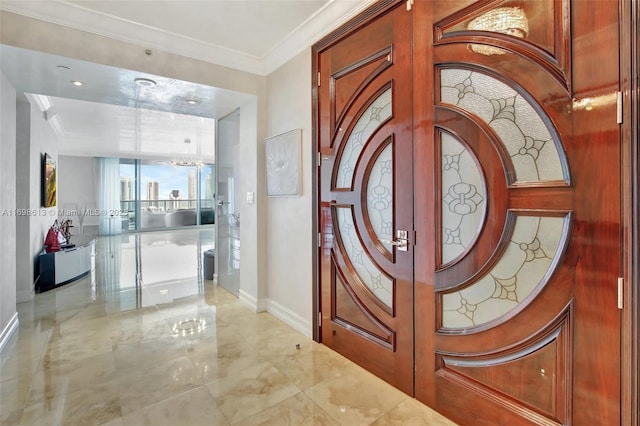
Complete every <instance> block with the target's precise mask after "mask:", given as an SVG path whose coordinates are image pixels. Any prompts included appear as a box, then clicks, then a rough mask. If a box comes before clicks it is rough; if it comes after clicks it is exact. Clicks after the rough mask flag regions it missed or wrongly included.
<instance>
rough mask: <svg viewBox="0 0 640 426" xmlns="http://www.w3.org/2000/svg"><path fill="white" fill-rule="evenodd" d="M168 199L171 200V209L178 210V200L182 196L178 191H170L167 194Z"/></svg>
mask: <svg viewBox="0 0 640 426" xmlns="http://www.w3.org/2000/svg"><path fill="white" fill-rule="evenodd" d="M169 199H170V200H172V202H171V208H172V209H179V208H180V207H181V206H180V201H179V200H182V195H181V194H180V190H179V189H172V190H171V191H170V192H169Z"/></svg>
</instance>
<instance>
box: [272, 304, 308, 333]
mask: <svg viewBox="0 0 640 426" xmlns="http://www.w3.org/2000/svg"><path fill="white" fill-rule="evenodd" d="M267 312H269V313H270V314H271V315H273V316H274V317H276V318H278V319H279V320H280V321H282V322H284V323H285V324H287V325H288V326H290V327H291V328H293V329H295V330H296V331H299V332H300V333H302V334H304V335H305V336H307V337H309V338H310V339H312V338H313V333H312V332H311V328H312V326H311V322H310V321H308V320H306V319H304V318H303V317H301V316H300V315H298V314H297V313H295V312H293V311H292V310H291V309H289V308H286V307H284V306H282V305H281V304H279V303H278V302H274V301H273V300H269V304H268V306H267Z"/></svg>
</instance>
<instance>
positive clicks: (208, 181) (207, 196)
mask: <svg viewBox="0 0 640 426" xmlns="http://www.w3.org/2000/svg"><path fill="white" fill-rule="evenodd" d="M214 189H215V186H214V182H213V173H207V176H206V177H205V179H204V194H202V199H204V200H213V192H214Z"/></svg>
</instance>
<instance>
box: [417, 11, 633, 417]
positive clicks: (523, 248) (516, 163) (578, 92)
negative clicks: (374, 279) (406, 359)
mask: <svg viewBox="0 0 640 426" xmlns="http://www.w3.org/2000/svg"><path fill="white" fill-rule="evenodd" d="M413 13H414V31H415V36H414V40H415V41H416V46H415V49H416V50H415V56H416V58H425V60H424V61H418V63H419V66H418V67H417V68H415V69H414V76H415V78H414V105H415V114H414V115H415V120H416V122H418V123H420V124H424V125H423V126H420V127H416V131H415V132H414V144H415V147H416V157H415V166H414V169H415V170H416V174H415V179H416V184H415V186H416V188H422V189H423V190H422V191H420V192H417V193H416V203H415V206H416V210H415V211H416V215H415V226H416V231H417V235H418V237H417V245H416V247H415V256H416V266H417V267H416V281H415V290H416V293H415V294H416V298H415V300H416V325H415V330H416V397H417V398H418V399H420V400H422V401H424V402H426V403H427V404H428V405H430V406H432V407H434V408H436V409H437V410H438V411H441V412H443V413H444V414H446V415H447V416H449V417H450V418H452V419H453V420H456V421H459V422H460V423H462V424H471V423H473V424H474V425H479V424H487V425H496V424H509V425H512V424H527V423H533V424H579V425H596V424H597V425H614V424H620V401H621V398H620V343H621V340H620V336H621V335H620V332H621V328H620V311H619V310H618V304H617V301H618V299H617V296H618V289H617V286H618V277H619V276H621V274H622V270H621V265H622V256H621V250H622V247H623V245H622V243H623V242H622V239H621V235H622V227H621V222H620V220H621V210H620V208H621V200H620V194H621V185H620V179H621V173H620V170H621V163H620V158H621V148H620V133H619V125H618V124H617V119H616V94H617V92H618V90H619V77H618V75H619V66H618V64H619V57H618V55H619V53H618V51H619V50H618V45H619V42H618V3H617V2H616V1H587V2H584V1H572V2H569V1H552V0H536V1H456V2H450V1H433V2H416V4H415V7H414V9H413ZM422 129H425V130H424V131H423V130H422ZM422 201H424V202H422ZM434 207H435V208H434ZM421 242H426V244H421ZM432 242H435V244H432Z"/></svg>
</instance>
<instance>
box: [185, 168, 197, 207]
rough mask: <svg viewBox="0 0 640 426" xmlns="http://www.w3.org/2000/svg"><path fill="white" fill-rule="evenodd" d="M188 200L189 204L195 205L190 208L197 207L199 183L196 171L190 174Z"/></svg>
mask: <svg viewBox="0 0 640 426" xmlns="http://www.w3.org/2000/svg"><path fill="white" fill-rule="evenodd" d="M187 195H188V197H187V199H188V200H189V203H193V205H190V206H188V207H195V206H196V201H195V200H196V199H197V198H198V182H197V179H196V172H195V171H193V170H192V171H190V172H189V187H188V190H187Z"/></svg>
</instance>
